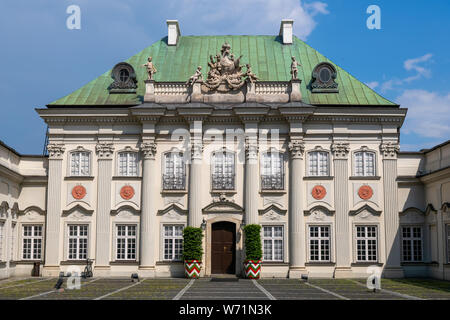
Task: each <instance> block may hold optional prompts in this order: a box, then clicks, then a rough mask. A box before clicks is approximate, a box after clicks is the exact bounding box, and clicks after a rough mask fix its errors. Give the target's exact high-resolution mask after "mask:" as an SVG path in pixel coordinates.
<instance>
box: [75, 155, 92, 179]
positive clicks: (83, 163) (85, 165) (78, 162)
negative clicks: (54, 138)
mask: <svg viewBox="0 0 450 320" xmlns="http://www.w3.org/2000/svg"><path fill="white" fill-rule="evenodd" d="M90 160H91V159H90V152H89V151H73V152H71V153H70V175H71V176H89V175H90V172H91V168H90V167H91V165H90Z"/></svg>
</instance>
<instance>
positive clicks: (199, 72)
mask: <svg viewBox="0 0 450 320" xmlns="http://www.w3.org/2000/svg"><path fill="white" fill-rule="evenodd" d="M199 80H203V75H202V67H201V66H198V67H197V70H196V71H195V73H194V74H193V75H192V76H191V77H190V78H189V80H188V81H187V82H186V85H188V86H192V85H193V84H194V83H195V82H197V81H199Z"/></svg>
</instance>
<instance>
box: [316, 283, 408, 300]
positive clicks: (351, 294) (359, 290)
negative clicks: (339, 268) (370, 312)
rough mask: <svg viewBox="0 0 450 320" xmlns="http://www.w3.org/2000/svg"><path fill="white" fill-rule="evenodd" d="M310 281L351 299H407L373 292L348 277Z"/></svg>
mask: <svg viewBox="0 0 450 320" xmlns="http://www.w3.org/2000/svg"><path fill="white" fill-rule="evenodd" d="M308 282H309V283H311V284H313V285H315V286H318V287H320V288H323V289H326V290H328V291H331V292H334V293H337V294H339V295H341V296H343V297H345V298H348V299H350V300H405V298H402V297H399V296H396V295H393V294H390V293H387V292H373V291H371V290H369V289H367V288H366V287H364V286H361V285H359V284H357V283H355V282H354V281H352V280H347V279H311V280H308Z"/></svg>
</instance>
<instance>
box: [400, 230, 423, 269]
mask: <svg viewBox="0 0 450 320" xmlns="http://www.w3.org/2000/svg"><path fill="white" fill-rule="evenodd" d="M402 257H403V261H406V262H417V261H422V228H421V227H402Z"/></svg>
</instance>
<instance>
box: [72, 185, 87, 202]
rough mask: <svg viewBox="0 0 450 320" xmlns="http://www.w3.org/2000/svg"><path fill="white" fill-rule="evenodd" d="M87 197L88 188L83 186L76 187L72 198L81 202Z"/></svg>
mask: <svg viewBox="0 0 450 320" xmlns="http://www.w3.org/2000/svg"><path fill="white" fill-rule="evenodd" d="M85 196H86V188H85V187H83V186H75V187H73V189H72V197H73V198H74V199H77V200H81V199H83V198H84V197H85Z"/></svg>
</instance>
